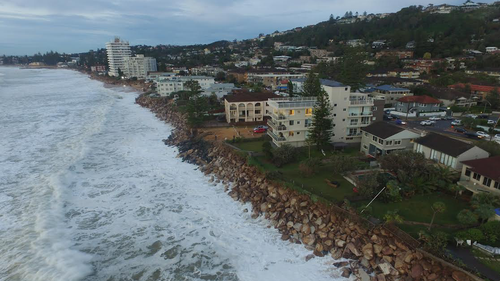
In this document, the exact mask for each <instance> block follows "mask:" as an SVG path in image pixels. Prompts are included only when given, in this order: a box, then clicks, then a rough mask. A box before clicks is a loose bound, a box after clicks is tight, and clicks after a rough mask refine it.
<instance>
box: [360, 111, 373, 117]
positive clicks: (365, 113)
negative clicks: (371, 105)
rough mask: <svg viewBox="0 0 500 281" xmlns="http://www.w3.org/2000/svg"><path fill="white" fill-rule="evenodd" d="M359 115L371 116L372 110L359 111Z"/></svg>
mask: <svg viewBox="0 0 500 281" xmlns="http://www.w3.org/2000/svg"><path fill="white" fill-rule="evenodd" d="M360 115H361V116H372V115H373V112H361V114H360Z"/></svg>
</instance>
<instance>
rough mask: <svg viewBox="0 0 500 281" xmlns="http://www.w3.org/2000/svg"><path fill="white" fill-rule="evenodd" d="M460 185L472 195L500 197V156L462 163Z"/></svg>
mask: <svg viewBox="0 0 500 281" xmlns="http://www.w3.org/2000/svg"><path fill="white" fill-rule="evenodd" d="M462 164H463V167H462V174H461V176H460V181H459V182H458V184H459V185H461V186H463V187H465V188H466V189H467V190H469V191H471V192H472V193H488V194H492V195H496V196H500V156H495V157H491V158H483V159H477V160H469V161H463V162H462Z"/></svg>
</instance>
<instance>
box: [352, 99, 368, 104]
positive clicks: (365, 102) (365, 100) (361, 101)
mask: <svg viewBox="0 0 500 281" xmlns="http://www.w3.org/2000/svg"><path fill="white" fill-rule="evenodd" d="M349 103H350V105H364V104H366V105H373V99H362V100H349Z"/></svg>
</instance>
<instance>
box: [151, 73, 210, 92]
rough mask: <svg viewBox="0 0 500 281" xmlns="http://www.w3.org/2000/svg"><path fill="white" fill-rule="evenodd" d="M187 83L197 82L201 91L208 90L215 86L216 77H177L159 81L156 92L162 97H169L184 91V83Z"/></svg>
mask: <svg viewBox="0 0 500 281" xmlns="http://www.w3.org/2000/svg"><path fill="white" fill-rule="evenodd" d="M187 81H197V82H198V84H199V85H200V87H201V90H207V89H209V88H210V87H211V86H212V85H214V84H215V80H214V77H208V76H175V77H168V78H163V79H159V80H157V81H156V90H157V92H158V94H160V95H161V96H168V95H170V94H171V93H175V92H178V91H184V83H185V82H187Z"/></svg>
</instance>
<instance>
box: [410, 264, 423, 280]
mask: <svg viewBox="0 0 500 281" xmlns="http://www.w3.org/2000/svg"><path fill="white" fill-rule="evenodd" d="M423 273H424V268H423V267H422V266H421V265H420V264H418V263H417V264H415V265H414V266H412V268H411V273H410V275H411V277H413V278H414V279H418V278H420V277H421V276H422V274H423Z"/></svg>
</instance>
